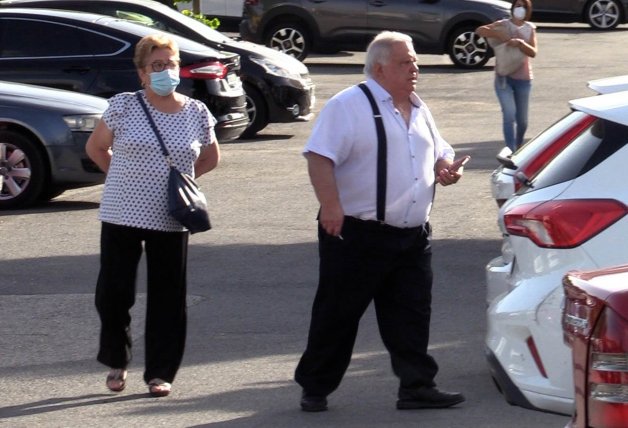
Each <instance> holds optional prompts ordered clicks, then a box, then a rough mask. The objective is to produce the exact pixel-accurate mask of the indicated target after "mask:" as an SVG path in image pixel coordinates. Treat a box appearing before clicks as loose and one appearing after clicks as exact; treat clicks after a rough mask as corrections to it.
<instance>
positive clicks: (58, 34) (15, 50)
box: [0, 18, 128, 58]
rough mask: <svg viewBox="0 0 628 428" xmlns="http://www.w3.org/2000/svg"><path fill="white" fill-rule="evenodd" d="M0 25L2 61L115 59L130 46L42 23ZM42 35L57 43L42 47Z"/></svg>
mask: <svg viewBox="0 0 628 428" xmlns="http://www.w3.org/2000/svg"><path fill="white" fill-rule="evenodd" d="M0 24H1V25H0V58H32V57H59V56H94V55H112V54H115V53H116V52H119V51H120V50H122V49H124V48H126V46H127V45H128V43H126V42H124V41H122V40H117V39H113V38H111V37H109V36H107V35H104V34H101V33H97V32H93V31H89V30H87V29H81V28H77V27H74V26H70V25H64V24H57V23H52V22H46V21H41V20H34V19H9V18H6V19H1V20H0ZM16 34H19V37H16V36H15V35H16ZM42 34H45V35H46V38H48V39H50V40H54V41H55V43H42V41H41V37H42Z"/></svg>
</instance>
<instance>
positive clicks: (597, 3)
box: [585, 0, 621, 30]
mask: <svg viewBox="0 0 628 428" xmlns="http://www.w3.org/2000/svg"><path fill="white" fill-rule="evenodd" d="M585 17H586V20H587V22H588V23H589V25H590V26H591V27H593V28H594V29H596V30H612V29H613V28H615V27H617V25H618V24H619V22H620V20H621V9H620V6H619V3H617V1H615V0H593V1H591V2H590V3H589V4H588V5H587V8H586V12H585Z"/></svg>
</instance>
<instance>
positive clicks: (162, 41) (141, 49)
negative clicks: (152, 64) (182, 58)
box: [133, 34, 179, 70]
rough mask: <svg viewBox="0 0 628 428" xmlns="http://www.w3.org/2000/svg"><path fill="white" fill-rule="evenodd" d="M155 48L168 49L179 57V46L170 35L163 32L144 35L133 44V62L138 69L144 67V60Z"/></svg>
mask: <svg viewBox="0 0 628 428" xmlns="http://www.w3.org/2000/svg"><path fill="white" fill-rule="evenodd" d="M155 49H170V50H171V51H172V52H173V53H174V54H175V56H176V57H177V59H178V58H179V46H177V43H176V42H175V41H174V40H172V39H171V38H170V37H168V36H166V35H165V34H152V35H150V36H144V37H142V39H141V40H140V41H139V42H137V45H135V56H133V63H134V64H135V67H136V68H137V69H138V70H139V69H142V68H144V67H146V65H147V64H146V60H147V59H148V57H149V56H150V54H151V53H153V51H154V50H155Z"/></svg>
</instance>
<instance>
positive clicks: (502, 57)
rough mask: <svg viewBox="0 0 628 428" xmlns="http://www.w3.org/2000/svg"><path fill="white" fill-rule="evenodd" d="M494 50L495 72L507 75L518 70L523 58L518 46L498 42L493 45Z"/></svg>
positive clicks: (523, 55)
mask: <svg viewBox="0 0 628 428" xmlns="http://www.w3.org/2000/svg"><path fill="white" fill-rule="evenodd" d="M493 51H495V73H497V74H498V75H500V76H509V75H511V74H512V73H514V72H515V71H517V70H519V69H520V68H521V66H522V65H523V62H524V60H525V57H526V56H525V54H524V53H523V52H521V49H519V48H518V47H513V46H508V43H500V44H499V45H497V46H495V47H493Z"/></svg>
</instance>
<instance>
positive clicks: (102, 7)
mask: <svg viewBox="0 0 628 428" xmlns="http://www.w3.org/2000/svg"><path fill="white" fill-rule="evenodd" d="M89 11H90V12H93V13H99V14H101V15H108V16H114V17H116V18H120V19H125V20H127V21H131V22H134V23H136V24H142V25H145V26H147V27H151V28H156V29H158V30H162V31H169V32H173V31H172V29H171V28H169V27H168V26H167V25H166V24H164V23H163V22H160V21H159V19H157V15H155V16H149V15H147V14H146V13H144V12H138V11H136V10H129V9H127V8H124V7H123V6H120V5H116V4H112V5H106V4H98V5H94V6H90V7H89Z"/></svg>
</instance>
